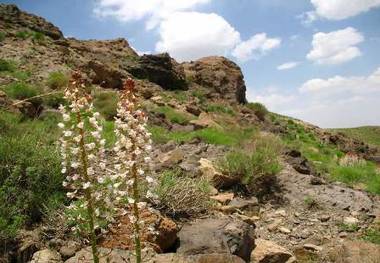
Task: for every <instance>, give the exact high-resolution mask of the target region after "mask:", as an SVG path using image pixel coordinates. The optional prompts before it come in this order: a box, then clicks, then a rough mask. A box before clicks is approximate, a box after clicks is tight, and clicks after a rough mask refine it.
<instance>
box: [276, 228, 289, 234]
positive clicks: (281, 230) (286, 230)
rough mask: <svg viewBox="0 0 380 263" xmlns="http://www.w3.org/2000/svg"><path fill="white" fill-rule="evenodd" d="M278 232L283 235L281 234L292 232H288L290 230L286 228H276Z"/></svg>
mask: <svg viewBox="0 0 380 263" xmlns="http://www.w3.org/2000/svg"><path fill="white" fill-rule="evenodd" d="M278 231H280V232H281V233H283V234H290V233H291V232H292V231H291V230H290V229H288V228H286V227H283V226H282V227H279V228H278Z"/></svg>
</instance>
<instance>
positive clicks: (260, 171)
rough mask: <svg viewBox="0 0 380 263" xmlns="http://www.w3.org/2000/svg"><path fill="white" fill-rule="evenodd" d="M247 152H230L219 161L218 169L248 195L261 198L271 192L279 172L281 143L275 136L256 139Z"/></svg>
mask: <svg viewBox="0 0 380 263" xmlns="http://www.w3.org/2000/svg"><path fill="white" fill-rule="evenodd" d="M247 148H248V149H247V150H248V152H249V153H246V152H243V151H242V150H239V151H236V150H235V151H232V152H230V153H228V154H227V155H225V156H224V158H222V159H220V160H219V165H218V166H219V169H220V170H221V171H222V172H223V173H224V174H226V175H229V176H230V177H233V178H236V180H237V181H239V182H240V184H241V185H243V186H245V189H246V190H247V191H248V192H249V193H255V194H256V195H257V196H259V197H261V196H263V195H265V194H267V193H268V192H270V191H271V189H272V186H271V184H272V183H273V184H274V183H275V175H276V174H277V173H278V172H280V171H281V165H280V160H279V157H280V152H281V148H282V146H281V143H280V142H279V140H278V138H277V137H275V136H270V135H265V136H260V137H257V138H256V139H255V140H254V142H253V144H252V145H250V146H249V147H247Z"/></svg>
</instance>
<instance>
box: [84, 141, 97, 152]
mask: <svg viewBox="0 0 380 263" xmlns="http://www.w3.org/2000/svg"><path fill="white" fill-rule="evenodd" d="M95 147H96V145H95V143H93V142H91V143H88V144H86V148H87V149H88V150H93V149H95Z"/></svg>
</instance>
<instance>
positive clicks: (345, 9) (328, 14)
mask: <svg viewBox="0 0 380 263" xmlns="http://www.w3.org/2000/svg"><path fill="white" fill-rule="evenodd" d="M311 3H312V4H313V5H314V7H315V11H314V12H315V14H316V15H317V16H319V17H322V18H326V19H329V20H342V19H346V18H348V17H352V16H356V15H358V14H360V13H363V12H367V11H368V10H370V9H371V8H375V7H378V6H380V0H311Z"/></svg>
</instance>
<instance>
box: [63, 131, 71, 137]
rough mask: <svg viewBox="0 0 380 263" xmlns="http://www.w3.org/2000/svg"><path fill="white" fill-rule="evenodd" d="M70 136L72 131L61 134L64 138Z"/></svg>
mask: <svg viewBox="0 0 380 263" xmlns="http://www.w3.org/2000/svg"><path fill="white" fill-rule="evenodd" d="M72 134H73V132H72V131H64V132H63V135H64V136H65V137H70V136H71V135H72Z"/></svg>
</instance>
